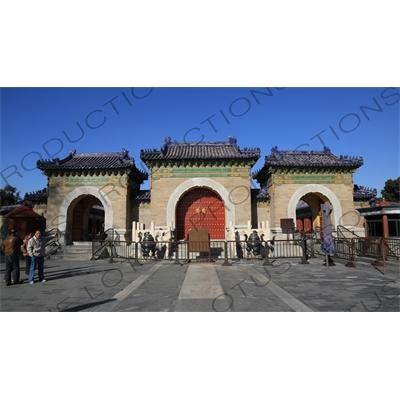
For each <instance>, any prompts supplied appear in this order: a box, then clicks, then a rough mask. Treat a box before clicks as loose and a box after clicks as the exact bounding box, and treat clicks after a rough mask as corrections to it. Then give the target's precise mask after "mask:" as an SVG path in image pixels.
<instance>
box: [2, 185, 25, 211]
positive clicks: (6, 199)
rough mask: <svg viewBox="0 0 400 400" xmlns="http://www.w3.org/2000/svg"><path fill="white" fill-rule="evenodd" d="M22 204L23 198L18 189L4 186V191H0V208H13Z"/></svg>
mask: <svg viewBox="0 0 400 400" xmlns="http://www.w3.org/2000/svg"><path fill="white" fill-rule="evenodd" d="M20 203H22V198H21V196H20V192H18V191H17V188H16V187H14V186H11V185H6V186H4V188H3V189H0V206H1V207H3V206H12V205H14V204H20Z"/></svg>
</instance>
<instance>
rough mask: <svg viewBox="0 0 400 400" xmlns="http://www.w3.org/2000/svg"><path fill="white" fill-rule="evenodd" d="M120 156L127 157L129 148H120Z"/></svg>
mask: <svg viewBox="0 0 400 400" xmlns="http://www.w3.org/2000/svg"><path fill="white" fill-rule="evenodd" d="M122 158H129V150H127V149H125V147H123V148H122Z"/></svg>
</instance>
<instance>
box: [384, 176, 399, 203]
mask: <svg viewBox="0 0 400 400" xmlns="http://www.w3.org/2000/svg"><path fill="white" fill-rule="evenodd" d="M381 193H382V197H383V198H384V199H385V200H386V201H392V202H395V203H400V177H398V178H397V179H389V180H387V181H386V182H385V187H384V188H383V190H382V192H381Z"/></svg>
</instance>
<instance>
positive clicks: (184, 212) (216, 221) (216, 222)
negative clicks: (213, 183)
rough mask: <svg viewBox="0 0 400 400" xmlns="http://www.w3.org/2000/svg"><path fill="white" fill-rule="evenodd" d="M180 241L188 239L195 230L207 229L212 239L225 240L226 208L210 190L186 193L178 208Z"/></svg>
mask: <svg viewBox="0 0 400 400" xmlns="http://www.w3.org/2000/svg"><path fill="white" fill-rule="evenodd" d="M176 227H177V235H178V239H187V235H188V232H189V231H190V229H193V228H205V229H207V230H208V231H209V233H210V238H211V239H225V206H224V202H223V201H222V199H221V197H220V196H219V195H218V194H217V193H215V192H213V191H212V190H210V189H206V188H195V189H192V190H190V191H188V192H186V193H185V194H184V195H183V196H182V197H181V198H180V200H179V202H178V205H177V207H176Z"/></svg>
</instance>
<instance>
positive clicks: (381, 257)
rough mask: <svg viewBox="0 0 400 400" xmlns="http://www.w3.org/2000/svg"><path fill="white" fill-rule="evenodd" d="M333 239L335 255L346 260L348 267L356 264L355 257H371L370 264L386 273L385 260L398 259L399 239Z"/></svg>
mask: <svg viewBox="0 0 400 400" xmlns="http://www.w3.org/2000/svg"><path fill="white" fill-rule="evenodd" d="M335 241H336V256H337V257H339V258H344V259H346V260H348V263H347V264H346V265H347V266H350V267H355V266H356V262H357V257H366V258H373V259H374V262H373V263H372V265H374V266H377V267H383V273H384V274H386V260H390V259H396V260H399V259H400V239H389V238H361V237H356V238H351V239H345V238H342V239H335Z"/></svg>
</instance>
